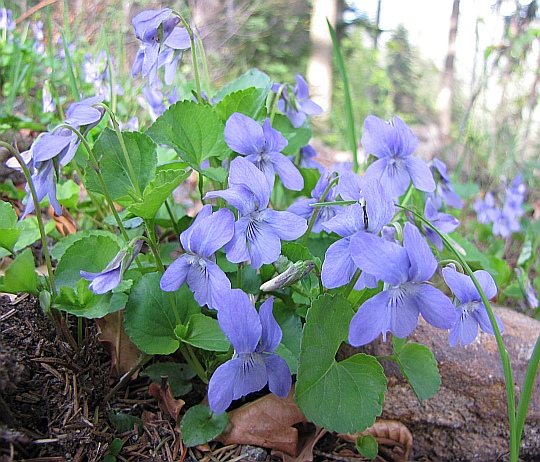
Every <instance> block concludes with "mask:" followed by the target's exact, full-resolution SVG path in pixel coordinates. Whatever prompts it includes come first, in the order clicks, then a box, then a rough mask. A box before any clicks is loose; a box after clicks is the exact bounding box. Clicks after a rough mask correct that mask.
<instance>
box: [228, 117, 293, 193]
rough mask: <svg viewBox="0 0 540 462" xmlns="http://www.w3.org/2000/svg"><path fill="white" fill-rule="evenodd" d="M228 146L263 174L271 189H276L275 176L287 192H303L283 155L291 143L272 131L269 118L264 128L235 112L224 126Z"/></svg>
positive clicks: (291, 164)
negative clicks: (288, 190) (276, 175)
mask: <svg viewBox="0 0 540 462" xmlns="http://www.w3.org/2000/svg"><path fill="white" fill-rule="evenodd" d="M225 142H226V143H227V146H229V148H231V149H232V150H233V151H235V152H237V153H238V154H242V155H243V156H246V159H247V160H249V161H250V162H251V163H253V164H254V165H256V166H257V168H258V169H259V170H261V171H262V172H263V173H264V175H265V176H266V180H267V182H268V184H269V185H270V189H272V188H273V187H274V179H275V173H277V174H278V176H279V178H280V179H281V181H282V183H283V186H285V187H286V188H287V189H292V190H294V191H300V190H301V189H302V188H303V187H304V179H303V177H302V175H301V174H300V172H299V171H298V169H297V168H296V167H295V166H294V164H293V163H292V162H291V160H290V159H289V158H288V157H287V156H285V155H284V154H282V153H281V151H282V150H283V149H284V148H285V146H287V144H288V142H287V140H286V139H285V137H284V136H283V135H282V134H281V133H280V132H278V131H277V130H275V129H274V128H272V126H271V125H270V119H268V118H267V119H266V120H265V121H264V124H263V126H262V127H261V126H260V125H259V124H258V123H257V122H256V121H255V120H253V119H251V118H249V117H248V116H245V115H244V114H240V113H239V112H235V113H234V114H232V115H231V116H230V117H229V119H228V120H227V122H226V124H225Z"/></svg>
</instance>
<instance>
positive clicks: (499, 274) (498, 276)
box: [489, 256, 512, 287]
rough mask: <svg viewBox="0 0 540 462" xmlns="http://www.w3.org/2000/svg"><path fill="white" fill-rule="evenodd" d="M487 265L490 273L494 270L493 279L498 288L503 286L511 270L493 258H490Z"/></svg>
mask: <svg viewBox="0 0 540 462" xmlns="http://www.w3.org/2000/svg"><path fill="white" fill-rule="evenodd" d="M489 265H490V269H491V271H493V270H494V274H493V279H494V280H495V283H496V284H497V286H498V287H501V286H503V285H505V284H506V283H507V282H508V281H509V280H510V277H511V276H512V270H511V269H510V267H509V266H508V263H506V262H505V261H504V260H502V259H501V258H497V257H495V256H490V257H489ZM491 271H490V272H491Z"/></svg>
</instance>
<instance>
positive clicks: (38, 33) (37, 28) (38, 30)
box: [30, 21, 45, 55]
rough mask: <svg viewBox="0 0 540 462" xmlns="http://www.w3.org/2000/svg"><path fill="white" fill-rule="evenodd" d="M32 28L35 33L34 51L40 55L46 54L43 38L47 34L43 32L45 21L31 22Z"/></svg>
mask: <svg viewBox="0 0 540 462" xmlns="http://www.w3.org/2000/svg"><path fill="white" fill-rule="evenodd" d="M30 29H31V30H32V32H33V34H34V51H35V52H36V53H37V54H38V55H42V54H44V53H45V44H44V43H43V40H44V39H45V35H44V34H43V21H36V22H33V23H30Z"/></svg>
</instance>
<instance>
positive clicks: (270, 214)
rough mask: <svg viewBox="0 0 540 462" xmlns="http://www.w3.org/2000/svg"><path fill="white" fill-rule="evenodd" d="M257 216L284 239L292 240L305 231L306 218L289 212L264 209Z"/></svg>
mask: <svg viewBox="0 0 540 462" xmlns="http://www.w3.org/2000/svg"><path fill="white" fill-rule="evenodd" d="M259 216H260V218H261V219H262V220H264V222H265V223H266V224H267V225H268V226H270V227H271V229H272V230H273V232H274V233H275V234H276V235H277V236H278V237H279V238H280V239H283V240H284V241H294V240H295V239H298V238H299V237H300V236H302V235H303V234H304V233H305V232H306V231H307V222H306V219H305V218H302V217H299V216H298V215H296V214H294V213H291V212H285V211H283V212H280V211H276V210H272V209H266V210H263V211H262V212H260V214H259Z"/></svg>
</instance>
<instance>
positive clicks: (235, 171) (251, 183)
mask: <svg viewBox="0 0 540 462" xmlns="http://www.w3.org/2000/svg"><path fill="white" fill-rule="evenodd" d="M229 185H234V186H236V185H241V186H243V187H245V188H247V189H248V190H249V191H251V192H252V193H253V195H254V196H255V201H256V203H257V208H258V210H262V209H264V208H266V207H267V205H268V201H269V200H270V194H271V193H272V189H271V188H270V186H269V184H268V182H267V181H266V177H265V176H264V173H262V172H261V171H260V170H259V169H258V168H257V167H256V166H255V165H253V164H252V163H251V162H249V161H248V160H246V159H244V158H243V157H236V158H235V159H233V161H232V162H231V167H230V169H229Z"/></svg>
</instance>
